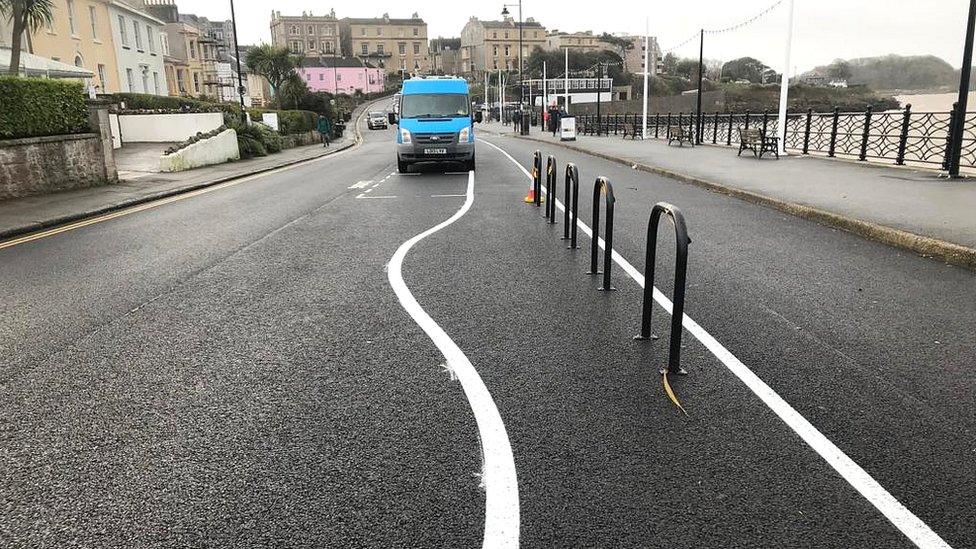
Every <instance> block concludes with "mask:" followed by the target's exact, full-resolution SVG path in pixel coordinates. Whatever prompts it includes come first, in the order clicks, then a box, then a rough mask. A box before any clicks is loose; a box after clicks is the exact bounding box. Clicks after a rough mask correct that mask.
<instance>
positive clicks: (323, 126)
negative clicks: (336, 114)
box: [318, 116, 332, 147]
mask: <svg viewBox="0 0 976 549" xmlns="http://www.w3.org/2000/svg"><path fill="white" fill-rule="evenodd" d="M318 132H319V135H320V136H321V137H322V146H323V147H328V146H329V145H331V144H332V143H331V142H329V134H330V133H332V123H331V122H330V121H329V119H328V118H326V117H325V116H319V124H318Z"/></svg>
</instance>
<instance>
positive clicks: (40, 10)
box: [0, 0, 54, 76]
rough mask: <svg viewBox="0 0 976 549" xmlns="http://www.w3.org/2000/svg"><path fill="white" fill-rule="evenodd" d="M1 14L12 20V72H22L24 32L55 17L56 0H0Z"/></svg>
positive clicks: (34, 29)
mask: <svg viewBox="0 0 976 549" xmlns="http://www.w3.org/2000/svg"><path fill="white" fill-rule="evenodd" d="M0 15H2V16H4V17H6V18H7V19H9V20H10V22H11V23H12V25H11V26H12V27H13V36H12V37H11V40H10V74H12V75H14V76H17V75H19V74H20V48H21V41H22V40H23V37H24V32H27V33H32V32H35V31H36V30H37V29H39V28H41V25H45V24H50V23H51V21H52V20H53V19H54V0H0Z"/></svg>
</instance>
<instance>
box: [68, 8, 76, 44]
mask: <svg viewBox="0 0 976 549" xmlns="http://www.w3.org/2000/svg"><path fill="white" fill-rule="evenodd" d="M68 27H69V28H70V29H71V36H78V27H77V26H75V0H68Z"/></svg>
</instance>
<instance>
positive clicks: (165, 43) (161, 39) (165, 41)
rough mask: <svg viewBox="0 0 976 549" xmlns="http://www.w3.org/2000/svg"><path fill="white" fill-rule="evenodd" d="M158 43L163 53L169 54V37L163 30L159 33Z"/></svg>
mask: <svg viewBox="0 0 976 549" xmlns="http://www.w3.org/2000/svg"><path fill="white" fill-rule="evenodd" d="M159 43H160V44H162V46H163V55H169V37H168V36H166V33H165V32H163V33H160V34H159Z"/></svg>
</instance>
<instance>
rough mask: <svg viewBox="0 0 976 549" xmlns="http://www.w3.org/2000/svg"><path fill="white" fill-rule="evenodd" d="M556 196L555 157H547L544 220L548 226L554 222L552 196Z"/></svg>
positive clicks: (554, 209)
mask: <svg viewBox="0 0 976 549" xmlns="http://www.w3.org/2000/svg"><path fill="white" fill-rule="evenodd" d="M554 194H556V157H555V156H553V155H551V154H550V155H549V157H548V158H546V218H547V219H548V220H549V224H550V225H552V224H554V223H555V222H556V201H555V200H553V199H552V196H553V195H554Z"/></svg>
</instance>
